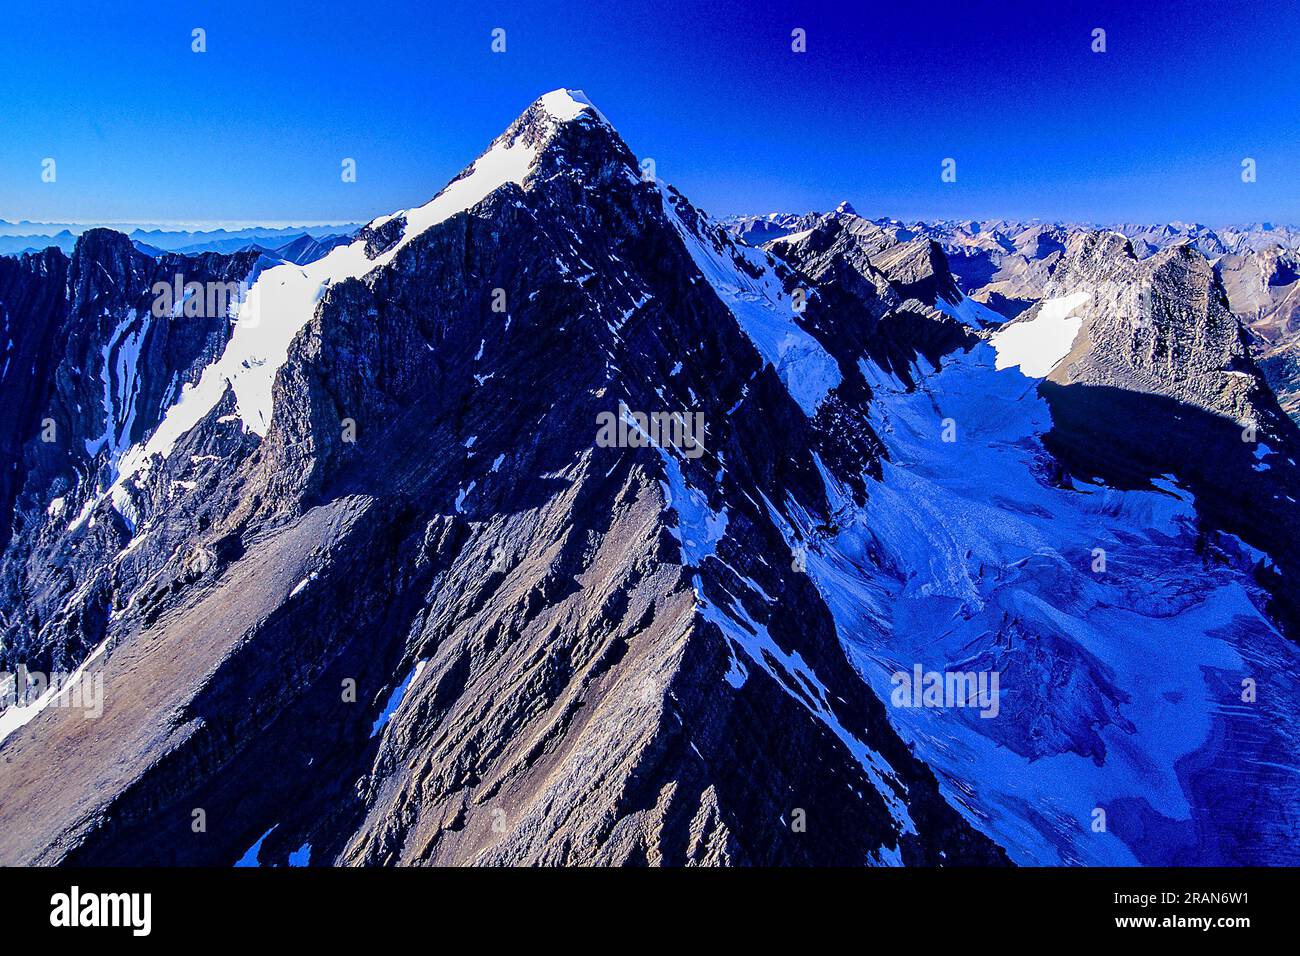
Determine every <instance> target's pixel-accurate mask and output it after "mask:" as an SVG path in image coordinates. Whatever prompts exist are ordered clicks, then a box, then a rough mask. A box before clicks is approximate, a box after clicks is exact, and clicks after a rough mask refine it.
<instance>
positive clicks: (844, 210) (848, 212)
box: [835, 199, 858, 216]
mask: <svg viewBox="0 0 1300 956" xmlns="http://www.w3.org/2000/svg"><path fill="white" fill-rule="evenodd" d="M835 213H836V215H839V216H856V215H857V214H858V211H857V210H856V209H854V208H853V204H852V203H851V202H849V201H848V200H847V199H845V200H843V201H842V202H841V203H840V204H839V205H838V206H836V207H835Z"/></svg>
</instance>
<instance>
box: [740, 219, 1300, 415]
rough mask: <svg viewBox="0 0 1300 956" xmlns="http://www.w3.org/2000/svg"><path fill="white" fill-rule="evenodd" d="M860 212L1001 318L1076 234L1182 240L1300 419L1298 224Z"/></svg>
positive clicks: (788, 229) (1040, 287) (1144, 249)
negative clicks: (1216, 279)
mask: <svg viewBox="0 0 1300 956" xmlns="http://www.w3.org/2000/svg"><path fill="white" fill-rule="evenodd" d="M842 216H857V213H856V211H855V210H854V209H853V207H852V205H850V204H849V203H848V202H843V203H841V204H840V205H839V207H838V208H837V209H835V210H833V211H832V212H829V213H815V212H814V213H769V214H768V215H766V216H735V217H731V218H729V219H725V220H722V222H723V223H724V225H725V227H726V229H727V231H728V232H730V233H731V234H732V235H734V236H737V237H739V238H741V239H743V240H744V241H745V242H747V243H750V244H751V245H753V244H757V245H763V244H764V243H773V242H775V241H776V240H782V239H784V240H785V241H786V242H789V241H791V239H794V238H798V237H800V236H802V235H804V234H805V233H806V232H807V231H808V230H810V229H813V228H816V227H817V226H818V225H819V224H822V223H825V222H828V221H831V220H834V219H836V218H838V217H842ZM867 221H869V222H871V223H872V224H873V225H875V226H876V227H878V228H880V229H881V230H883V231H884V232H885V233H886V234H888V235H889V236H890V237H892V238H893V239H895V240H897V241H899V242H910V241H912V240H914V239H918V238H923V239H926V240H929V241H932V242H934V243H935V244H936V245H937V246H938V247H939V248H940V249H942V250H943V252H944V254H945V256H946V257H947V261H948V264H949V267H950V269H951V271H952V274H953V277H954V279H955V280H956V282H957V284H958V286H959V287H960V288H961V289H962V291H963V292H964V293H965V294H967V295H969V296H970V297H971V298H972V299H974V300H976V301H977V302H981V303H984V304H986V305H988V306H989V307H990V308H992V309H993V310H995V311H996V312H998V313H999V314H1001V315H1002V316H1004V317H1005V318H1009V319H1010V318H1015V317H1016V316H1017V315H1019V314H1020V313H1022V312H1023V311H1025V310H1026V309H1028V308H1029V307H1030V306H1032V305H1033V304H1034V303H1036V302H1038V301H1040V300H1041V299H1042V297H1043V295H1044V293H1045V290H1046V289H1047V288H1048V285H1049V283H1050V281H1051V279H1052V276H1053V274H1054V273H1055V271H1056V269H1057V268H1058V266H1059V265H1060V264H1061V262H1062V261H1063V260H1064V258H1065V254H1066V249H1067V247H1068V245H1069V243H1070V241H1071V240H1072V239H1073V238H1074V237H1076V236H1079V235H1083V234H1087V233H1092V232H1098V231H1100V232H1109V233H1117V234H1119V235H1121V236H1124V237H1125V238H1126V239H1128V241H1129V247H1130V248H1131V250H1132V253H1133V255H1135V256H1136V257H1137V258H1139V259H1146V258H1149V257H1151V256H1152V255H1154V254H1155V253H1157V252H1160V251H1161V250H1165V249H1169V248H1172V247H1174V246H1187V247H1188V248H1190V249H1193V250H1195V251H1196V252H1197V253H1199V254H1200V255H1202V256H1204V257H1205V259H1206V261H1207V262H1209V263H1210V264H1211V265H1212V266H1213V267H1214V270H1215V271H1216V272H1217V273H1218V274H1219V276H1220V279H1221V283H1222V287H1223V289H1224V291H1225V293H1226V295H1227V301H1228V305H1229V308H1230V309H1231V310H1232V311H1233V312H1234V313H1236V315H1237V316H1238V317H1239V318H1240V319H1241V321H1242V323H1243V325H1244V326H1245V327H1246V328H1247V329H1248V330H1249V332H1250V340H1251V348H1252V351H1253V352H1254V354H1255V357H1256V359H1257V360H1258V361H1259V362H1260V363H1261V368H1262V369H1263V371H1264V374H1265V375H1266V376H1267V377H1268V379H1269V381H1270V383H1271V384H1272V385H1273V387H1274V388H1275V390H1276V391H1277V393H1278V396H1279V398H1280V399H1281V401H1282V403H1283V406H1284V407H1285V408H1286V409H1287V410H1288V412H1289V413H1290V414H1291V415H1292V416H1293V417H1297V418H1298V420H1300V228H1297V227H1295V226H1278V225H1274V224H1272V223H1254V224H1248V225H1240V226H1225V227H1220V228H1211V227H1209V226H1203V225H1199V224H1195V223H1193V224H1188V223H1170V224H1168V225H1135V224H1127V223H1125V224H1120V225H1114V226H1096V225H1092V224H1080V223H1056V222H1037V221H1032V222H1025V221H1018V220H1009V219H998V220H987V221H975V220H960V221H939V222H906V223H905V222H902V221H900V220H897V219H889V218H877V219H871V220H867Z"/></svg>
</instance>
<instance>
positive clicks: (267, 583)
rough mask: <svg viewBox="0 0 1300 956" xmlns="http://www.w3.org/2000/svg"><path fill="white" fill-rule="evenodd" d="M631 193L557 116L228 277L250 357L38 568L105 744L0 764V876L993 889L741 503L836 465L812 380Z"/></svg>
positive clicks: (742, 282)
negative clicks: (136, 872)
mask: <svg viewBox="0 0 1300 956" xmlns="http://www.w3.org/2000/svg"><path fill="white" fill-rule="evenodd" d="M637 170H638V167H637V163H636V161H635V157H634V156H633V155H632V154H631V153H630V152H629V151H628V150H627V148H626V147H625V146H624V145H623V144H622V142H621V140H619V139H618V137H617V134H615V133H614V131H613V129H612V127H610V126H609V125H608V124H607V123H606V122H605V121H604V119H603V118H602V117H600V115H599V114H598V113H597V112H596V111H595V110H594V108H593V107H591V106H590V105H588V104H587V103H586V102H585V100H583V99H582V98H581V97H580V96H577V95H570V94H567V93H565V92H563V91H557V92H556V93H554V94H549V95H548V96H547V97H543V98H542V99H541V100H539V101H538V102H537V103H535V104H534V105H533V106H532V107H530V109H529V110H528V111H526V112H525V113H524V114H523V116H521V117H520V119H519V120H517V121H516V122H515V123H514V124H512V125H511V126H510V127H509V128H508V129H507V130H506V132H505V133H504V134H503V135H502V136H501V137H500V138H499V139H498V140H497V141H496V142H494V144H493V145H492V146H491V147H490V148H489V150H488V151H487V152H486V153H485V154H484V155H483V156H482V157H480V158H479V160H477V161H476V162H475V164H474V166H473V167H471V168H470V169H469V170H467V172H466V173H465V174H462V176H461V177H459V178H458V179H457V180H455V181H453V182H452V183H451V184H450V185H449V186H448V187H447V188H446V189H445V190H443V192H442V193H440V194H439V196H438V197H436V198H435V199H434V200H432V201H431V202H430V203H429V204H426V205H425V206H423V207H419V208H417V209H412V210H407V211H405V212H403V213H398V214H396V215H395V216H392V217H385V218H383V219H381V220H376V221H375V222H373V223H371V224H370V225H369V226H368V227H367V228H366V229H365V230H363V231H362V232H361V233H360V234H359V237H358V241H357V242H356V243H354V244H353V245H350V246H347V247H341V248H339V249H336V250H334V251H333V252H331V253H330V254H329V255H327V256H326V257H325V258H323V259H321V260H318V261H317V262H314V263H311V264H310V265H308V266H306V267H303V268H299V267H296V266H279V267H275V268H271V269H267V270H266V271H265V272H263V273H262V274H261V275H260V278H259V280H258V282H257V284H256V285H255V286H254V287H253V288H252V290H251V291H250V292H249V293H248V296H247V298H246V299H245V301H244V302H243V303H242V304H241V306H240V318H241V319H244V318H247V317H248V314H249V312H251V311H256V312H258V313H259V314H260V317H261V322H260V323H258V324H245V323H243V322H241V324H239V325H236V326H235V328H234V330H233V333H232V335H231V336H230V339H229V341H228V342H227V344H226V347H225V350H224V352H223V354H222V355H221V357H220V358H218V359H216V361H214V362H212V363H211V364H209V365H207V366H206V367H205V368H204V369H203V371H202V373H201V374H200V375H198V376H197V379H196V381H195V382H194V383H193V387H192V388H190V389H189V390H187V391H186V392H185V393H184V394H183V395H182V396H181V397H180V400H179V401H177V402H176V403H175V404H173V405H172V406H171V407H170V408H169V409H168V410H167V412H166V414H165V415H164V416H163V417H162V420H161V422H160V423H159V424H158V427H157V428H156V429H154V430H153V432H152V434H150V435H149V436H148V437H145V438H143V440H141V441H139V442H138V443H137V444H136V445H135V446H133V447H131V448H128V449H125V450H121V451H120V452H119V451H114V452H113V453H112V456H111V462H110V463H109V464H108V465H106V466H105V467H104V471H103V474H104V475H105V480H103V481H100V482H98V483H97V484H95V485H93V486H85V488H84V492H82V493H81V494H79V495H78V497H77V498H76V499H75V500H73V501H71V502H70V503H69V507H70V508H71V507H80V508H83V509H86V514H87V516H88V518H87V520H86V521H85V522H84V523H83V524H81V525H78V526H76V527H73V526H72V525H67V526H57V527H54V528H49V529H47V530H46V531H45V532H44V533H46V534H48V535H52V536H55V537H57V538H58V539H59V542H60V545H59V546H60V547H70V546H74V545H75V546H76V547H77V548H78V549H79V550H83V551H89V550H93V551H94V553H96V556H97V558H96V559H97V562H98V563H99V565H100V566H105V565H107V566H113V567H115V571H114V572H113V574H112V576H111V578H110V581H111V584H110V586H109V589H108V593H107V594H106V595H105V596H104V598H103V600H105V601H106V602H107V604H108V605H109V607H110V608H111V611H110V612H109V613H108V615H107V620H106V621H105V622H104V634H105V641H104V644H103V647H104V650H103V651H102V652H101V653H100V656H99V657H98V658H96V659H95V660H94V662H93V663H92V668H93V669H94V672H95V673H99V674H102V677H103V680H104V682H105V684H104V699H105V708H104V714H103V716H102V717H101V718H100V719H98V720H95V721H84V719H83V717H82V716H81V714H79V713H77V712H75V711H70V710H67V709H60V708H54V707H48V708H46V709H45V710H43V711H41V712H40V713H38V714H35V715H33V716H31V717H30V718H29V720H28V722H27V723H25V724H23V725H22V726H20V727H15V728H13V729H11V731H10V733H9V735H8V737H7V739H6V740H5V741H4V743H3V747H4V755H5V758H6V761H7V764H6V766H7V770H8V772H7V774H6V777H5V781H4V783H3V785H2V786H3V789H4V794H5V798H4V800H3V801H2V805H3V807H4V809H3V811H0V812H2V813H3V815H4V817H5V820H6V822H7V824H11V825H7V826H6V827H5V828H4V831H3V832H4V833H5V836H4V837H3V839H0V858H3V859H4V860H6V861H15V862H17V861H42V862H56V861H64V862H77V863H113V862H131V863H139V862H170V863H223V862H224V863H232V862H234V861H235V860H237V859H239V858H240V857H242V856H244V855H245V853H246V851H248V849H249V847H250V846H253V845H254V844H255V845H256V846H255V852H254V853H253V856H254V857H256V858H259V859H261V860H262V861H264V862H272V861H283V860H284V859H285V858H286V857H287V855H288V853H289V852H290V851H295V852H296V851H298V850H300V849H302V847H304V846H308V851H307V852H308V853H309V855H310V859H311V861H312V862H313V863H327V862H337V863H345V864H346V863H471V862H477V863H538V862H552V863H559V862H563V863H676V864H681V863H691V862H694V863H711V864H720V863H731V864H739V863H830V862H839V863H853V864H862V863H868V862H873V861H874V862H889V861H894V862H913V863H920V862H929V863H937V862H942V861H945V860H946V861H949V862H955V863H959V862H999V861H1001V860H1002V859H1003V857H1002V854H1001V853H1000V851H998V850H997V848H996V847H994V846H993V845H992V843H991V842H990V841H988V840H987V839H986V838H984V837H982V836H980V835H979V834H978V833H976V832H975V831H974V830H973V829H972V828H971V827H970V826H969V825H968V824H966V823H965V822H964V821H963V820H962V819H961V817H960V816H959V815H958V814H957V813H956V812H955V811H954V810H953V809H952V808H951V807H950V806H949V805H948V804H947V803H945V802H944V800H943V799H942V798H941V797H940V796H939V794H938V790H937V785H936V782H935V780H934V778H933V776H932V775H931V774H930V772H929V771H928V770H927V769H926V768H925V767H924V766H923V765H921V764H919V763H918V762H917V761H916V760H915V759H914V758H913V756H912V755H911V753H910V752H909V751H908V750H907V748H906V747H904V746H903V745H902V743H901V742H900V740H899V739H898V737H897V736H896V735H895V734H894V732H893V731H892V729H891V728H890V726H889V722H888V720H887V718H886V715H885V712H884V708H883V707H882V706H881V704H880V703H879V701H877V700H876V699H875V698H874V697H873V696H872V695H871V694H870V693H868V692H867V691H866V688H865V687H864V685H863V684H862V682H861V679H860V678H859V677H858V675H857V674H856V672H855V671H854V670H853V668H852V667H851V666H850V664H849V662H848V660H847V658H846V656H845V654H844V652H843V649H842V648H841V646H840V644H839V642H838V640H837V638H836V634H835V630H834V626H833V623H832V621H831V618H830V616H829V614H828V613H827V612H826V609H825V607H824V605H823V604H822V603H821V602H820V599H819V598H818V596H817V594H816V592H815V590H814V589H813V588H812V587H811V585H810V583H809V582H808V579H807V578H806V577H805V576H803V575H802V574H801V573H799V572H797V571H796V570H795V569H794V567H793V566H792V558H791V555H790V553H789V551H788V550H787V549H786V548H785V545H784V543H783V542H782V540H781V536H780V533H779V532H778V530H777V528H776V525H775V523H774V521H773V519H772V517H771V515H770V514H769V513H768V510H767V508H766V507H765V506H763V505H762V504H760V502H762V500H763V499H764V498H768V499H770V500H779V501H784V500H786V499H787V498H790V497H791V496H793V498H794V500H803V501H804V502H805V503H806V504H807V506H812V503H813V502H815V501H818V500H820V498H821V496H822V494H823V491H822V487H821V483H820V481H819V479H818V472H817V468H816V465H815V459H814V457H813V451H812V449H813V448H815V447H825V448H827V449H829V450H830V451H831V452H832V453H837V454H838V455H839V456H840V457H845V456H848V455H852V454H855V453H856V452H855V451H854V449H853V448H852V447H849V446H845V440H844V438H843V437H842V436H841V435H838V434H836V433H834V432H832V431H831V430H829V428H828V427H827V423H828V419H827V417H826V416H827V414H828V413H827V412H826V408H827V405H828V402H827V393H828V392H829V391H830V390H831V389H832V388H834V387H835V386H836V384H837V383H838V382H839V379H840V376H841V372H840V371H839V369H838V368H837V363H836V362H835V360H834V359H832V358H831V357H830V356H829V354H827V353H826V352H825V351H824V350H823V349H822V348H821V347H820V346H819V345H818V344H817V342H816V341H815V339H814V338H813V337H812V336H811V335H809V334H808V333H807V332H805V331H802V330H801V329H800V328H799V326H798V325H797V324H796V323H795V322H794V313H793V312H791V311H789V309H788V305H789V299H788V295H787V293H786V291H785V290H784V289H783V287H782V282H781V280H780V278H779V277H778V276H777V274H776V271H775V265H776V264H775V262H774V261H769V260H767V258H766V257H765V256H763V255H762V254H753V256H752V257H750V256H749V253H741V252H740V251H739V250H738V249H737V248H735V247H734V246H732V245H731V244H730V243H729V241H727V240H726V239H725V237H724V236H723V234H722V233H721V231H720V230H717V229H715V228H714V227H712V226H710V225H708V224H707V222H706V221H705V220H704V219H703V217H701V216H700V215H699V214H698V213H696V212H695V211H694V210H693V209H692V208H691V207H690V206H689V204H687V203H685V201H684V200H682V199H681V198H680V197H678V196H676V195H675V194H674V193H672V192H671V191H670V190H666V189H663V188H661V187H660V186H659V185H658V184H655V183H643V182H641V181H640V178H639V176H638V175H637ZM497 290H500V294H499V293H498V291H497ZM501 301H504V303H506V308H505V310H504V311H494V310H493V304H494V303H495V302H501ZM623 409H625V410H634V409H637V410H645V411H651V410H657V409H665V410H669V411H673V410H676V411H680V412H686V411H690V412H691V413H694V412H696V411H699V412H700V413H702V414H703V415H704V421H705V422H706V423H707V425H706V427H705V436H706V437H705V440H704V446H705V452H704V454H702V455H698V454H695V453H694V452H693V451H691V450H690V449H689V448H688V449H682V448H680V447H676V448H673V447H668V448H664V447H659V448H656V447H605V446H603V445H601V444H599V443H597V442H596V441H595V440H596V437H597V427H596V423H597V422H598V420H599V419H598V416H599V415H601V414H602V413H611V412H612V413H619V414H622V413H623V412H621V411H620V410H623ZM774 425H775V426H777V427H776V428H775V429H774V428H773V426H774ZM353 438H354V439H355V440H351V439H353ZM838 446H845V447H838ZM687 452H690V454H687ZM196 460H199V461H201V468H202V470H201V472H200V473H199V474H197V475H194V477H190V475H191V474H193V473H192V472H191V471H190V469H191V468H192V467H194V466H195V462H196ZM109 479H111V480H109ZM191 484H192V485H193V487H191ZM124 512H129V518H130V521H129V523H128V522H126V521H123V520H119V519H123V518H126V517H127V515H126V514H124ZM91 521H94V522H95V524H94V526H93V527H92V526H91ZM106 527H107V528H110V529H111V532H112V534H111V535H105V537H106V538H107V540H99V541H96V543H95V544H93V545H90V546H89V547H88V546H87V539H88V536H89V535H91V534H92V533H93V534H99V533H100V532H101V529H104V528H106ZM41 620H42V622H43V621H44V620H45V616H44V615H42V616H41ZM31 627H32V632H33V636H32V637H29V638H28V640H29V641H33V642H35V643H40V642H42V641H50V642H53V641H54V640H55V635H53V634H51V633H50V632H49V631H48V630H47V629H46V628H45V627H44V625H43V623H42V626H41V628H40V629H37V628H36V627H35V623H34V622H33V625H31ZM51 653H54V652H53V651H52V652H51ZM65 653H66V654H67V655H68V656H69V657H73V656H75V655H74V654H73V653H72V651H71V650H68V651H65ZM88 673H90V672H89V671H88ZM83 679H84V678H83ZM350 681H355V686H356V689H357V695H356V701H355V702H352V701H350V700H348V699H346V698H347V696H348V695H347V686H348V682H350ZM52 758H53V763H54V765H55V766H57V767H58V771H57V772H56V773H53V774H51V773H49V772H48V768H49V766H50V765H51V759H52ZM286 768H292V769H291V772H286ZM196 808H201V809H203V810H204V815H205V818H206V821H207V828H206V831H205V832H204V833H202V834H196V833H194V832H193V826H192V823H193V811H194V810H195V809H196Z"/></svg>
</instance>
